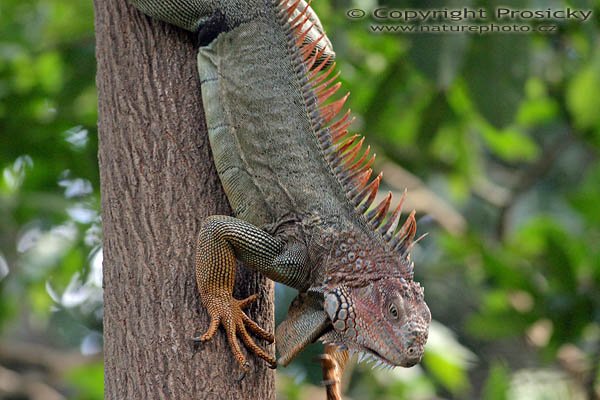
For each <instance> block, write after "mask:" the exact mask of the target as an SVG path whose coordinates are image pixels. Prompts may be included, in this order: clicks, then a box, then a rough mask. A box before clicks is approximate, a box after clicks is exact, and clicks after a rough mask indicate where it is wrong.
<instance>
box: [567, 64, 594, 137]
mask: <svg viewBox="0 0 600 400" xmlns="http://www.w3.org/2000/svg"><path fill="white" fill-rule="evenodd" d="M599 92H600V56H598V57H596V59H595V60H594V62H593V63H591V64H590V65H588V66H587V67H584V68H583V69H582V70H581V71H580V72H579V73H578V74H577V75H576V76H575V77H574V78H573V79H572V80H571V82H570V83H569V86H568V88H567V93H566V101H567V108H568V109H569V112H571V114H573V118H574V120H575V126H576V127H577V128H579V129H592V128H596V127H598V125H599V124H600V112H598V110H600V98H599V97H598V93H599Z"/></svg>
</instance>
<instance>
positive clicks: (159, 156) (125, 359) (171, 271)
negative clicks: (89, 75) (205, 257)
mask: <svg viewBox="0 0 600 400" xmlns="http://www.w3.org/2000/svg"><path fill="white" fill-rule="evenodd" d="M95 11H96V38H97V39H96V40H97V43H96V44H97V62H98V72H97V85H98V97H99V104H98V106H99V129H98V132H99V161H100V180H101V194H102V222H103V228H104V344H105V348H104V357H105V398H107V399H129V400H136V399H212V398H214V399H233V398H236V399H237V398H240V399H241V398H248V399H272V398H274V373H273V371H272V370H270V369H268V368H267V367H266V363H264V362H261V360H258V359H257V358H256V357H254V356H252V355H249V356H248V360H249V361H250V363H251V368H252V372H251V373H249V374H247V375H246V377H245V378H244V380H242V381H241V382H238V381H237V379H238V378H239V376H240V374H241V370H240V368H239V367H238V366H237V364H236V362H235V360H234V358H233V356H232V354H231V351H230V350H229V346H228V345H227V343H226V340H225V337H224V335H223V333H222V330H221V333H218V334H217V335H216V337H215V339H213V340H212V341H211V342H208V343H205V344H201V345H199V346H195V345H194V344H193V343H192V341H191V338H192V337H193V336H195V335H197V334H199V333H202V332H204V330H205V329H206V328H207V327H208V315H207V313H206V312H205V310H204V309H203V308H202V307H201V305H200V300H199V296H198V293H197V289H196V284H195V280H194V271H193V257H194V255H193V253H194V247H195V237H196V233H197V232H198V229H199V224H200V223H201V221H202V220H203V219H204V218H205V217H206V216H208V215H211V214H228V213H229V212H230V208H229V205H228V203H227V200H226V198H225V196H224V194H223V192H222V189H221V185H220V182H219V180H218V177H217V175H216V171H215V168H214V165H213V162H212V156H211V154H210V148H209V144H208V138H207V135H206V128H205V124H204V114H203V112H202V104H201V97H200V83H199V79H198V74H197V71H196V50H195V49H194V47H193V45H192V38H191V35H189V34H188V33H186V32H184V31H180V30H178V29H176V28H173V27H171V26H168V25H166V24H164V23H161V22H158V21H151V20H150V19H149V18H147V17H146V16H144V15H142V14H141V13H140V12H138V11H137V10H135V9H134V8H133V7H131V6H130V5H129V4H127V3H126V2H125V1H122V0H105V1H102V0H96V1H95ZM236 288H237V289H236V290H237V291H236V293H235V296H236V297H237V298H241V297H245V296H248V295H250V294H252V293H259V294H260V300H259V301H258V302H257V304H255V305H253V306H252V307H250V309H249V313H250V315H251V317H252V318H255V319H256V321H257V322H258V323H259V324H261V326H263V327H265V328H266V329H268V330H271V331H272V330H273V307H272V297H273V290H272V285H271V284H269V283H267V282H266V280H265V279H264V278H259V277H257V276H256V275H254V274H252V273H250V272H249V271H247V270H244V269H243V268H241V269H238V279H237V282H236ZM262 344H263V345H265V344H266V343H262ZM271 351H273V347H271Z"/></svg>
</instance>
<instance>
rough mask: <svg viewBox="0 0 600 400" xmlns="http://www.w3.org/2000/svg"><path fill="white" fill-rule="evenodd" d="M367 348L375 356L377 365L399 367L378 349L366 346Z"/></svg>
mask: <svg viewBox="0 0 600 400" xmlns="http://www.w3.org/2000/svg"><path fill="white" fill-rule="evenodd" d="M365 349H366V350H367V351H368V352H369V353H371V354H370V355H371V356H374V357H375V362H376V365H378V366H379V365H382V366H387V367H397V365H396V364H394V363H393V362H391V361H390V360H389V359H387V358H386V357H384V356H382V355H381V354H380V353H379V352H378V351H376V350H373V349H372V348H371V347H365Z"/></svg>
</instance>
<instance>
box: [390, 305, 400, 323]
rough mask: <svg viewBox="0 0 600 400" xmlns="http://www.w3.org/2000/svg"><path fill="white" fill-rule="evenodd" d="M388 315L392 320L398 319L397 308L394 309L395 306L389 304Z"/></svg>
mask: <svg viewBox="0 0 600 400" xmlns="http://www.w3.org/2000/svg"><path fill="white" fill-rule="evenodd" d="M389 310H390V315H391V316H392V318H393V319H398V308H396V305H395V304H394V303H392V304H390V308H389Z"/></svg>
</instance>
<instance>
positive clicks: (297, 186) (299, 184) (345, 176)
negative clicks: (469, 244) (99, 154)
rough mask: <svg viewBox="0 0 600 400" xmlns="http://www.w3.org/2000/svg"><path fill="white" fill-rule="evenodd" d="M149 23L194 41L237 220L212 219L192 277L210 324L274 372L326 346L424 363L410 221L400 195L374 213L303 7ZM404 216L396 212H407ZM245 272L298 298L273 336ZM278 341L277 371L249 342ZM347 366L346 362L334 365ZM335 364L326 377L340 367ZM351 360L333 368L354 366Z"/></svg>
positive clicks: (355, 146)
mask: <svg viewBox="0 0 600 400" xmlns="http://www.w3.org/2000/svg"><path fill="white" fill-rule="evenodd" d="M132 2H133V3H134V5H135V6H137V7H138V8H139V9H140V10H141V11H143V12H144V13H146V14H148V15H150V16H154V17H156V18H159V19H161V20H164V21H167V22H169V23H172V24H175V25H178V26H180V27H182V28H184V29H187V30H190V31H193V32H197V35H198V38H199V42H200V48H199V54H198V70H199V73H200V79H201V88H202V99H203V104H204V108H205V116H206V123H207V128H208V133H209V139H210V144H211V148H212V153H213V157H214V161H215V164H216V167H217V171H218V173H219V176H220V178H221V182H222V184H223V188H224V190H225V193H226V195H227V198H228V199H229V202H230V203H231V206H232V208H233V210H234V212H235V216H236V217H235V218H233V217H227V216H211V217H208V218H207V219H206V220H205V221H204V223H203V225H202V227H201V230H200V233H199V236H198V246H197V255H196V278H197V283H198V288H199V291H200V296H201V300H202V304H203V305H204V307H206V309H207V310H208V313H209V314H210V318H211V322H210V326H209V327H208V329H207V331H206V333H205V334H204V335H202V336H201V337H200V338H199V340H202V341H207V340H210V339H211V338H212V337H213V336H214V335H215V333H216V332H217V331H218V328H219V326H220V325H223V327H224V328H225V332H226V334H227V338H228V340H229V344H230V347H231V350H232V352H233V354H234V356H235V358H236V359H237V361H238V362H239V365H240V366H241V368H242V369H243V370H247V369H248V368H249V366H248V364H247V362H246V358H245V356H244V354H243V352H242V351H241V349H240V346H239V343H238V338H237V336H238V335H239V337H240V338H241V340H242V341H243V342H244V344H245V345H246V347H247V348H248V349H249V350H250V351H251V352H252V353H254V354H256V355H257V356H258V357H260V358H263V359H264V360H266V361H267V362H268V363H269V364H271V365H272V366H275V365H276V364H279V365H287V364H288V363H289V362H290V361H291V360H292V358H293V357H294V356H295V355H297V354H298V353H299V352H300V351H301V350H302V349H303V348H304V347H305V346H306V345H308V344H309V343H311V342H313V341H315V340H317V339H318V340H320V341H322V342H324V343H328V344H330V346H328V348H329V349H331V345H336V346H338V348H341V351H347V350H349V351H350V352H362V353H365V354H367V355H368V356H370V358H372V359H374V360H375V361H376V362H380V363H383V364H385V365H390V366H404V367H410V366H412V365H414V364H416V363H417V362H419V360H420V359H421V356H422V354H423V347H424V345H425V342H426V340H427V334H428V327H429V323H430V320H431V314H430V312H429V309H428V308H427V305H426V304H425V301H424V297H423V289H422V288H421V287H420V285H419V284H418V283H416V282H414V280H413V264H412V262H411V261H410V259H409V250H410V248H411V246H412V244H413V242H414V236H415V231H416V222H415V218H414V212H413V213H411V214H410V215H409V216H408V218H407V220H406V222H405V223H404V224H403V225H402V226H400V227H398V225H399V224H398V222H399V219H400V205H399V206H398V207H397V208H396V209H395V210H394V211H392V212H391V213H388V209H389V208H390V202H391V194H388V196H387V197H385V199H383V200H382V201H381V202H380V203H379V204H377V205H373V202H374V199H375V196H376V194H377V191H378V187H379V183H380V181H381V175H379V176H377V177H376V178H375V179H373V180H369V178H370V176H371V168H370V167H371V165H372V163H373V159H374V158H373V156H370V150H369V147H367V148H366V149H363V147H362V143H363V139H360V138H359V136H358V135H351V134H349V133H348V131H347V128H348V126H349V125H350V124H351V122H352V119H351V118H350V116H349V112H346V113H343V112H341V110H342V108H343V105H344V102H345V100H346V98H347V96H348V95H345V96H343V97H341V98H339V99H336V100H331V99H332V96H333V95H334V94H335V93H336V91H338V89H339V88H340V83H336V80H337V76H338V75H337V74H336V73H334V72H333V71H334V69H335V63H334V62H333V57H334V55H333V51H332V49H331V45H330V43H329V40H328V39H327V37H326V36H325V34H324V33H323V29H322V27H321V24H320V22H319V20H318V18H317V17H316V15H315V14H314V12H313V11H312V10H311V8H310V6H309V5H307V4H306V3H305V2H304V0H283V1H281V2H280V1H278V0H275V1H274V0H220V1H217V0H132ZM400 204H401V202H400ZM236 259H238V260H241V261H242V262H243V263H244V264H245V265H246V266H247V267H249V268H253V269H255V270H257V271H260V272H261V273H262V274H264V275H266V276H267V277H269V278H270V279H272V280H274V281H277V282H281V283H283V284H285V285H288V286H291V287H293V288H295V289H297V290H298V291H299V295H298V296H297V297H296V299H295V300H294V302H293V303H292V305H291V306H290V309H289V311H288V315H287V318H286V319H285V320H284V321H283V322H282V323H281V324H280V325H279V326H278V327H277V329H276V334H275V337H274V336H273V334H271V333H270V332H267V331H265V330H263V329H262V328H261V327H259V326H258V325H257V324H256V323H255V322H254V321H252V320H251V319H250V318H249V317H248V316H247V315H246V314H245V313H244V312H243V311H242V309H243V308H244V307H245V306H247V305H248V304H249V303H251V302H252V301H253V300H255V298H256V295H254V296H250V297H248V298H246V299H243V300H238V299H235V298H233V295H232V291H233V282H234V275H235V268H236V267H235V265H236ZM248 332H251V333H253V334H254V335H255V336H257V337H259V338H261V339H265V340H267V341H268V342H273V340H274V339H275V342H276V345H277V350H278V352H279V355H280V356H279V358H278V359H277V360H276V359H275V358H274V357H273V356H272V355H271V354H269V353H268V352H266V351H265V350H263V349H262V348H260V347H259V346H257V345H256V344H255V342H254V340H253V339H252V338H251V337H250V335H249V333H248ZM338 356H339V355H338ZM327 357H328V356H327V355H326V361H327V362H325V363H324V365H325V364H331V363H330V362H329V361H335V359H336V357H329V358H327ZM345 358H346V357H345V355H344V354H342V356H341V357H337V359H345Z"/></svg>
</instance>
